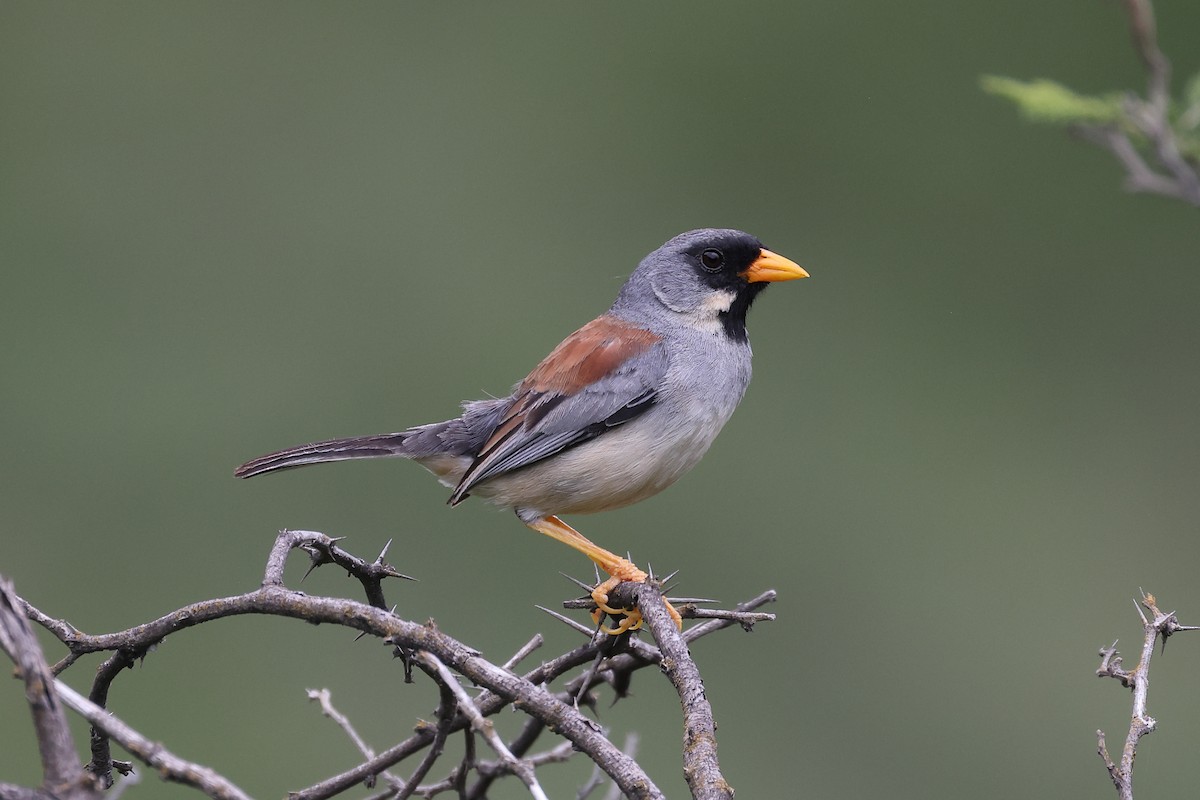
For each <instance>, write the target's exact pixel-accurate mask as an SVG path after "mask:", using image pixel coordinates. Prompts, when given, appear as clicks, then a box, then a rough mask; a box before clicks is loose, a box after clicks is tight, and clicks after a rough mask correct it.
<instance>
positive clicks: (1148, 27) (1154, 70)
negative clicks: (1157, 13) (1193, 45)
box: [1071, 0, 1200, 206]
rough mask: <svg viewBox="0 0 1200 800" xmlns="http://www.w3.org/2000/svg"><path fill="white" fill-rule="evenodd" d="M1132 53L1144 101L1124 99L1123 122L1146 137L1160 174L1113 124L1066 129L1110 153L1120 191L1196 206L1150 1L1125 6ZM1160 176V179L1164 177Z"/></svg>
mask: <svg viewBox="0 0 1200 800" xmlns="http://www.w3.org/2000/svg"><path fill="white" fill-rule="evenodd" d="M1124 3H1125V10H1126V13H1127V14H1128V16H1129V31H1130V35H1131V36H1132V38H1133V43H1134V47H1135V49H1136V50H1137V52H1138V55H1139V56H1140V57H1141V59H1142V63H1143V64H1144V65H1145V67H1146V97H1145V99H1142V98H1141V97H1138V96H1137V95H1134V94H1132V93H1131V94H1128V95H1126V97H1125V99H1124V101H1123V103H1122V108H1123V109H1124V112H1125V118H1126V120H1127V121H1128V123H1129V124H1130V125H1132V126H1133V128H1134V129H1136V131H1137V132H1138V133H1139V134H1141V135H1142V136H1144V137H1145V139H1146V142H1147V143H1148V144H1149V147H1150V151H1151V152H1152V153H1153V155H1154V159H1155V161H1156V162H1157V165H1158V167H1160V168H1161V169H1162V170H1163V171H1162V172H1160V171H1158V170H1156V169H1154V168H1152V167H1151V166H1150V165H1149V164H1147V163H1146V161H1145V159H1143V158H1142V155H1141V153H1139V152H1138V150H1137V148H1136V147H1135V146H1134V144H1133V142H1132V141H1131V140H1130V138H1129V135H1128V133H1127V132H1126V131H1125V130H1122V129H1121V128H1120V127H1119V126H1117V125H1115V124H1108V125H1094V124H1078V125H1073V126H1071V130H1072V132H1073V133H1075V134H1076V135H1077V136H1079V137H1080V138H1082V139H1085V140H1087V141H1089V142H1091V143H1093V144H1097V145H1100V146H1101V147H1103V148H1105V149H1107V150H1108V151H1109V152H1110V153H1112V154H1113V155H1114V156H1115V157H1116V158H1117V160H1118V161H1120V162H1121V166H1123V167H1124V168H1125V188H1126V189H1128V190H1129V191H1131V192H1147V193H1151V194H1159V195H1163V196H1166V197H1172V198H1175V199H1177V200H1183V201H1185V202H1187V203H1191V204H1192V205H1196V206H1200V174H1198V173H1197V171H1196V167H1195V166H1193V165H1192V164H1190V163H1189V162H1188V160H1187V159H1186V158H1184V156H1183V154H1182V153H1181V152H1180V149H1179V141H1178V140H1177V138H1176V134H1175V131H1174V130H1173V129H1172V127H1171V120H1170V94H1169V92H1170V83H1171V62H1170V61H1169V60H1168V59H1167V57H1166V55H1165V54H1164V53H1163V52H1162V50H1161V49H1160V48H1159V46H1158V28H1157V24H1156V23H1155V20H1154V6H1153V5H1152V4H1151V2H1150V0H1124ZM1164 173H1165V174H1164Z"/></svg>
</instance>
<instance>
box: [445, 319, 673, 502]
mask: <svg viewBox="0 0 1200 800" xmlns="http://www.w3.org/2000/svg"><path fill="white" fill-rule="evenodd" d="M572 366H573V367H575V369H574V371H573V372H572V374H571V375H570V376H566V378H564V377H563V376H558V378H557V379H556V378H555V376H547V375H544V374H541V375H540V374H539V372H538V370H535V371H534V373H532V374H531V375H530V377H529V378H528V379H526V380H525V381H524V382H522V383H521V384H520V385H518V386H517V389H516V391H515V392H514V394H513V396H512V402H511V405H510V406H509V408H508V410H507V411H506V413H505V414H504V416H503V417H502V418H501V419H500V421H499V423H498V424H497V425H496V428H495V430H494V431H493V432H492V435H491V436H490V437H489V438H488V440H487V442H485V443H484V445H483V447H482V448H481V449H480V451H479V453H478V455H477V456H476V457H475V460H474V461H473V462H472V464H471V466H470V467H468V468H467V471H466V472H465V473H464V474H463V477H462V480H461V481H460V482H459V484H458V486H457V487H456V488H455V490H454V493H453V494H452V495H451V496H450V501H449V502H450V504H451V505H456V504H458V503H460V502H461V501H463V500H465V499H466V498H467V495H468V493H469V492H470V490H471V488H472V487H473V486H475V485H477V484H479V483H480V482H482V481H485V480H487V479H489V478H494V477H495V476H497V475H501V474H504V473H506V472H512V471H513V470H516V469H520V468H521V467H525V466H528V465H530V464H532V463H534V462H537V461H541V460H542V459H545V458H549V457H550V456H552V455H555V454H556V453H561V452H562V451H564V450H566V449H568V448H571V447H575V446H577V445H580V444H582V443H584V442H587V441H590V440H592V439H595V438H596V437H597V436H601V435H603V434H604V433H605V432H606V431H609V430H612V429H613V428H614V427H616V426H618V425H621V424H623V423H626V422H628V421H630V420H631V419H634V418H636V417H637V416H639V415H640V414H643V413H645V412H646V411H647V410H648V409H649V408H650V407H651V406H653V405H654V403H655V401H656V400H657V399H658V391H659V387H660V385H661V383H662V379H663V376H664V375H665V374H666V371H667V354H666V349H665V348H664V347H663V345H662V343H661V342H655V343H654V344H653V345H652V346H650V347H648V348H646V349H642V350H639V351H638V352H636V353H635V354H634V355H633V356H631V357H630V358H628V359H626V360H624V361H621V362H619V363H617V364H616V365H615V366H613V367H612V369H611V370H610V371H609V372H607V373H606V374H604V375H603V376H602V377H599V378H598V379H592V376H591V375H590V374H589V372H588V369H587V366H588V365H587V363H586V360H583V361H582V363H579V364H574V365H572ZM580 378H582V379H583V380H580ZM572 381H574V382H578V383H581V384H582V385H581V386H580V388H578V389H576V390H575V391H573V392H572V388H573V387H572V385H571V384H572Z"/></svg>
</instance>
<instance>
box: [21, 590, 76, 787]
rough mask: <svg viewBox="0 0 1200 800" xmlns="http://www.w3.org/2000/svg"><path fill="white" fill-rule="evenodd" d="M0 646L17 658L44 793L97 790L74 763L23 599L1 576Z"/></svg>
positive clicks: (67, 730)
mask: <svg viewBox="0 0 1200 800" xmlns="http://www.w3.org/2000/svg"><path fill="white" fill-rule="evenodd" d="M0 649H2V650H4V652H5V653H6V654H7V655H8V657H9V658H11V659H12V661H13V663H14V664H16V666H17V672H18V673H19V677H20V678H21V680H23V681H24V683H25V700H26V702H27V703H28V704H29V710H30V712H32V714H33V727H34V732H35V735H36V736H37V743H38V752H39V753H40V754H41V757H42V786H43V790H44V792H45V794H44V795H43V796H45V797H63V798H75V797H96V796H98V794H97V793H95V792H93V788H94V787H93V785H92V781H91V780H90V779H89V778H88V776H87V775H86V773H84V771H83V770H82V769H81V768H80V766H79V756H78V754H77V753H76V752H75V742H74V741H72V739H71V729H70V727H69V726H68V725H67V717H66V714H65V713H64V712H63V707H62V704H61V703H59V698H58V694H57V692H56V691H55V685H54V677H53V676H52V675H51V674H50V669H49V667H47V666H46V659H45V657H44V656H43V655H42V648H41V646H40V645H39V644H38V640H37V637H36V636H34V634H33V631H32V630H31V629H30V628H29V623H28V621H27V620H26V617H25V609H24V607H23V604H22V603H21V600H20V598H19V597H17V595H16V592H15V591H14V590H13V586H12V583H11V582H9V581H8V580H6V579H3V578H0ZM0 788H3V787H0ZM11 788H12V790H13V791H12V796H17V795H16V791H17V788H18V787H11ZM5 793H6V794H8V793H7V792H5ZM39 794H40V792H39V791H38V790H30V794H29V796H30V797H36V796H38V795H39Z"/></svg>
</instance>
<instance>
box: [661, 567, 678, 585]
mask: <svg viewBox="0 0 1200 800" xmlns="http://www.w3.org/2000/svg"><path fill="white" fill-rule="evenodd" d="M678 574H679V570H675V571H674V572H672V573H671V574H670V575H668V576H667V577H665V578H663V579H662V582H663V583H669V582H670V581H672V580H674V579H675V576H676V575H678Z"/></svg>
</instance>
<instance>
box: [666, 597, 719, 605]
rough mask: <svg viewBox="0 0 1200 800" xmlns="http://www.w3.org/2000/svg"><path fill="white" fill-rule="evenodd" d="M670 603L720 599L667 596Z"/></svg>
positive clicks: (706, 601) (715, 601) (709, 601)
mask: <svg viewBox="0 0 1200 800" xmlns="http://www.w3.org/2000/svg"><path fill="white" fill-rule="evenodd" d="M667 600H669V601H670V602H671V603H672V604H674V603H719V602H721V601H720V600H713V599H712V598H709V597H668V598H667Z"/></svg>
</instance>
